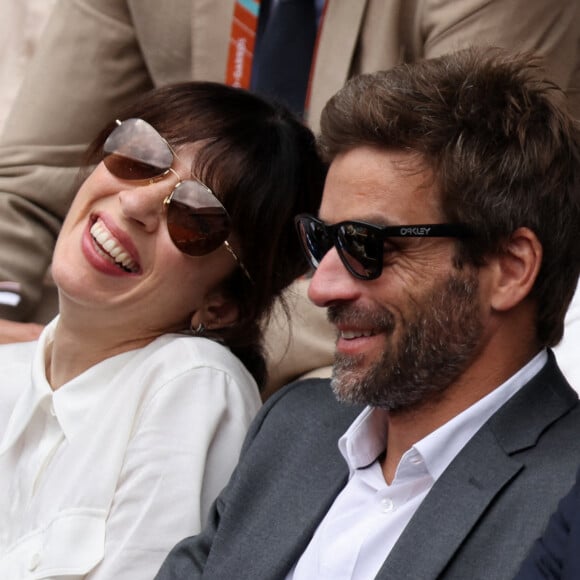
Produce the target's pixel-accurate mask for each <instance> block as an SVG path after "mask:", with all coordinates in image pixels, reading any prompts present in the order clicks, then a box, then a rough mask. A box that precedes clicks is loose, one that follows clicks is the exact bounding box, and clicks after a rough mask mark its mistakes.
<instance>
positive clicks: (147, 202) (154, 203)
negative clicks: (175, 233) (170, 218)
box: [119, 177, 176, 233]
mask: <svg viewBox="0 0 580 580" xmlns="http://www.w3.org/2000/svg"><path fill="white" fill-rule="evenodd" d="M175 182H176V179H170V178H169V177H166V178H164V179H160V180H157V181H152V182H149V183H144V184H139V185H136V186H133V187H130V188H127V189H124V190H122V191H120V192H119V203H120V205H121V211H122V213H123V215H124V216H125V217H126V218H127V219H128V220H133V221H135V222H137V223H139V224H140V225H141V226H142V227H143V228H144V229H145V231H146V232H149V233H151V232H154V231H155V230H156V229H157V228H158V227H159V223H160V221H161V220H162V219H163V202H164V200H165V199H166V198H167V197H168V196H169V195H171V192H172V191H173V189H174V188H175V185H176V183H175Z"/></svg>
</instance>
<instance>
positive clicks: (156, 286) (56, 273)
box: [52, 147, 236, 334]
mask: <svg viewBox="0 0 580 580" xmlns="http://www.w3.org/2000/svg"><path fill="white" fill-rule="evenodd" d="M178 153H179V159H175V160H174V164H173V167H172V169H174V170H175V171H176V172H177V174H178V175H179V176H181V177H182V178H183V179H187V178H189V177H190V169H189V168H190V167H191V162H192V160H193V155H194V148H193V147H189V148H184V149H181V150H180V151H179V152H178ZM178 182H179V179H178V177H177V176H176V175H175V174H174V173H173V172H169V173H168V174H167V175H165V176H164V177H163V178H162V179H158V180H155V181H153V182H149V181H127V180H123V179H120V178H118V177H115V176H114V175H112V174H111V173H110V172H109V171H108V170H107V168H106V167H105V165H104V164H103V163H102V162H101V163H100V164H99V165H98V166H97V167H96V169H95V170H94V171H93V173H92V174H91V175H90V176H89V177H88V178H87V180H86V181H85V182H84V183H83V185H82V186H81V188H80V189H79V191H78V193H77V195H76V197H75V199H74V201H73V204H72V206H71V208H70V210H69V213H68V214H67V217H66V219H65V222H64V224H63V227H62V230H61V233H60V235H59V238H58V242H57V245H56V249H55V253H54V258H53V266H52V268H53V270H52V273H53V277H54V280H55V282H56V284H57V285H58V287H59V291H60V300H61V306H60V308H61V313H64V312H66V309H67V307H69V306H72V305H80V306H82V309H81V312H82V313H83V314H86V315H87V316H89V315H90V313H92V312H96V313H97V314H98V316H99V319H100V317H101V316H103V314H105V313H110V314H111V315H114V318H113V319H111V320H112V321H114V322H115V323H116V324H118V325H119V326H121V325H122V326H123V327H127V325H131V327H132V328H133V330H137V329H142V331H143V332H149V333H152V334H158V333H162V332H165V331H168V330H181V329H184V328H187V327H189V325H190V323H191V319H192V314H195V313H196V312H197V313H199V312H202V311H203V310H204V309H205V308H208V307H210V306H214V307H217V306H216V305H219V302H220V300H222V298H221V295H220V292H219V288H220V283H221V282H223V281H224V279H225V278H226V277H227V276H228V275H229V274H231V273H232V272H233V270H234V269H235V268H236V262H235V260H234V258H233V257H232V255H231V254H230V253H229V252H228V251H227V249H226V248H225V246H224V245H223V244H222V245H221V246H220V247H219V248H218V249H217V250H215V251H213V252H211V253H209V254H207V255H205V256H197V257H193V256H189V255H186V254H184V253H182V252H181V251H180V250H178V249H177V247H176V246H175V245H174V244H173V242H172V240H171V238H170V236H169V233H168V231H167V225H166V218H165V211H164V204H163V202H164V200H165V198H167V196H169V195H170V194H171V192H172V190H173V189H174V187H175V185H176V184H177V183H178Z"/></svg>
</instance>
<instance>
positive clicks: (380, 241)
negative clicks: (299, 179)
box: [294, 214, 473, 280]
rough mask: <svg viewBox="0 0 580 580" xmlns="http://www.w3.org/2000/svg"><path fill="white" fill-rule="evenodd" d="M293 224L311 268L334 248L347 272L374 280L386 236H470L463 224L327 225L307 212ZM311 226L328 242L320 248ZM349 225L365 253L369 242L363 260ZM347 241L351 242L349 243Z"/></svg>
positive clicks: (297, 217) (378, 269)
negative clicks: (356, 266)
mask: <svg viewBox="0 0 580 580" xmlns="http://www.w3.org/2000/svg"><path fill="white" fill-rule="evenodd" d="M294 223H295V225H296V229H297V232H298V237H299V238H300V242H301V244H302V249H303V251H304V254H305V256H306V258H307V260H308V262H309V263H310V265H311V266H312V268H314V269H315V270H316V268H318V265H319V264H320V262H321V261H322V259H323V258H324V256H325V255H326V254H327V252H329V251H330V249H331V248H332V247H335V248H336V251H337V253H338V256H339V257H340V259H341V261H342V263H343V264H344V267H345V268H346V269H347V271H348V272H349V274H351V275H352V276H354V277H355V278H357V279H359V280H374V279H376V278H378V277H379V276H380V275H381V274H382V271H383V254H384V249H383V245H384V242H385V240H386V239H387V238H467V237H471V236H472V235H473V233H472V231H471V229H470V228H469V227H468V226H466V225H465V224H451V223H440V224H413V225H398V226H377V225H375V224H370V223H367V222H363V221H356V220H349V221H343V222H339V223H336V224H331V225H328V224H325V223H324V222H323V221H321V220H319V219H318V218H316V217H314V216H312V215H310V214H300V215H297V216H296V217H295V218H294ZM313 225H314V226H315V227H316V228H318V230H319V231H320V230H321V231H322V232H323V235H324V236H325V238H326V240H328V242H329V243H327V244H325V245H324V247H320V246H321V244H320V239H317V238H314V237H313V236H312V235H310V234H309V232H311V231H312V229H313V228H312V226H313ZM348 228H350V229H351V230H354V231H358V232H360V233H359V235H364V236H365V239H364V242H365V248H364V249H365V253H366V251H367V250H368V249H369V247H368V243H369V242H370V244H371V249H372V253H373V254H374V255H367V256H366V260H365V256H362V255H360V252H359V253H358V254H357V253H356V252H354V253H353V251H352V248H353V246H354V244H355V241H354V237H355V235H356V234H355V233H352V231H351V232H349V231H348ZM318 238H319V236H318ZM349 240H352V241H351V242H349ZM349 257H350V260H349ZM352 261H355V262H356V263H357V264H359V265H360V266H361V267H362V269H363V270H364V271H365V274H362V273H361V272H359V271H357V270H355V269H354V267H353V265H352V263H351V262H352Z"/></svg>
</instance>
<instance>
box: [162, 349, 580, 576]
mask: <svg viewBox="0 0 580 580" xmlns="http://www.w3.org/2000/svg"><path fill="white" fill-rule="evenodd" d="M360 411H361V408H357V407H349V406H345V405H341V404H339V403H337V402H336V400H335V398H334V395H333V394H332V392H331V390H330V388H329V383H328V381H327V380H325V379H316V380H307V381H300V382H296V383H294V384H292V385H289V386H288V387H286V388H285V389H283V390H282V391H279V392H278V393H277V394H275V395H274V396H273V397H272V398H271V399H270V400H269V401H268V402H267V403H266V405H265V406H264V408H263V409H262V411H261V412H260V413H259V415H258V416H257V418H256V420H255V421H254V423H253V426H252V428H251V429H250V432H249V434H248V437H247V439H246V442H245V445H244V449H243V451H242V456H241V459H240V463H239V465H238V467H237V469H236V470H235V472H234V474H233V476H232V478H231V480H230V483H229V484H228V486H227V487H226V488H225V490H224V491H223V492H222V494H221V495H220V496H219V497H218V499H217V500H216V502H215V504H214V506H213V509H212V512H211V513H210V519H209V523H208V525H207V526H206V529H205V530H204V531H203V532H202V533H201V534H200V535H199V536H196V537H192V538H187V539H185V540H183V541H182V542H181V543H180V544H178V545H177V546H176V547H175V548H174V549H173V551H172V552H171V553H170V554H169V556H168V558H167V559H166V561H165V563H164V565H163V566H162V568H161V570H160V571H159V573H158V575H157V576H156V580H170V579H172V580H173V579H191V578H201V577H203V578H205V579H208V580H224V579H226V578H228V579H229V578H236V580H244V579H247V580H267V579H271V580H283V579H284V577H285V575H286V574H287V573H288V571H289V570H290V569H291V568H292V566H293V565H294V563H295V562H296V561H297V559H298V558H299V557H300V555H301V553H302V552H303V551H304V549H305V548H306V546H307V545H308V542H309V540H310V538H311V537H312V535H313V533H314V531H315V530H316V528H317V526H318V524H319V523H320V521H321V520H322V518H323V517H324V515H325V513H326V512H327V510H328V508H329V506H330V505H331V504H332V502H333V501H334V499H335V498H336V496H337V495H338V493H339V492H340V490H341V489H342V488H343V487H344V485H345V483H346V481H347V477H348V470H347V466H346V463H345V462H344V460H343V458H342V456H341V455H340V453H339V451H338V448H337V440H338V438H339V437H340V435H342V433H343V432H344V431H345V430H346V429H347V428H348V426H349V424H350V423H351V422H352V421H353V419H354V418H355V417H356V415H357V414H358V413H359V412H360ZM579 463H580V408H579V406H578V399H577V395H576V393H575V392H574V391H573V390H572V389H571V387H570V386H569V385H568V384H567V382H566V380H565V379H564V377H563V376H562V374H561V373H560V371H559V369H558V367H557V365H556V363H555V360H554V357H553V355H552V354H551V353H550V360H549V362H548V363H547V364H546V366H545V367H544V369H543V370H542V371H541V372H540V373H539V374H538V375H537V376H536V377H535V378H534V379H533V380H532V381H530V382H529V383H528V384H527V385H526V386H525V387H523V389H522V390H521V391H520V392H519V393H518V394H516V395H515V396H514V397H513V398H512V399H511V400H510V401H508V402H507V403H506V404H505V405H504V406H503V407H502V408H501V409H500V410H499V411H498V412H496V413H495V415H494V416H493V417H492V418H491V419H490V420H489V421H488V422H487V423H486V424H485V425H484V426H483V427H482V428H481V429H480V430H479V431H478V432H477V433H476V435H475V436H474V437H473V438H472V439H471V441H469V443H468V444H467V445H466V446H465V447H464V448H463V450H462V451H461V452H460V453H459V455H458V456H457V457H456V458H455V460H454V461H453V462H452V463H451V464H450V466H449V467H448V468H447V470H446V471H445V472H444V473H443V475H442V476H441V477H440V479H439V480H438V481H437V482H436V483H435V485H434V486H433V488H432V490H431V492H430V493H429V494H428V495H427V497H426V499H425V500H424V501H423V503H422V504H421V506H420V507H419V509H418V511H417V512H416V514H415V516H414V517H413V518H412V520H411V522H410V523H409V525H408V526H407V528H406V529H405V530H404V532H403V534H402V535H401V537H400V539H399V541H398V542H397V544H396V545H395V547H394V548H393V550H392V552H391V554H390V555H389V557H388V558H387V559H386V560H385V563H384V565H383V567H382V568H381V571H380V572H379V574H378V575H377V578H378V579H384V580H387V579H390V580H393V579H396V580H401V579H407V578H408V579H412V580H429V579H435V578H438V579H441V578H445V579H446V580H447V579H457V580H466V579H469V580H476V579H481V580H502V579H506V580H507V579H511V578H512V577H513V576H514V574H515V572H516V571H517V569H518V566H519V564H520V563H521V561H522V560H523V558H524V556H525V554H526V552H527V551H528V550H529V548H530V546H531V544H532V542H533V541H534V540H535V538H536V537H537V536H538V535H540V533H541V531H542V529H543V528H544V526H545V524H546V522H547V520H548V517H549V516H550V514H551V513H552V511H553V510H554V509H555V507H556V505H557V502H558V499H559V498H560V497H561V496H562V495H564V493H565V492H566V491H567V490H568V489H569V488H570V487H571V485H572V484H573V482H574V476H575V473H576V469H577V467H578V464H579Z"/></svg>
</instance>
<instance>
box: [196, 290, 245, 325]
mask: <svg viewBox="0 0 580 580" xmlns="http://www.w3.org/2000/svg"><path fill="white" fill-rule="evenodd" d="M239 314H240V311H239V308H238V305H237V304H236V302H235V301H234V300H233V298H230V297H226V296H225V295H224V294H223V293H222V292H220V291H215V292H213V293H212V294H210V295H208V296H207V297H206V299H205V302H204V305H203V306H202V307H201V308H199V309H198V310H196V311H195V313H194V314H193V316H192V317H191V328H198V327H199V325H200V324H202V325H203V327H204V328H206V329H207V330H219V329H220V328H226V327H228V326H233V325H234V324H235V323H236V322H237V321H238V318H239Z"/></svg>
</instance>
